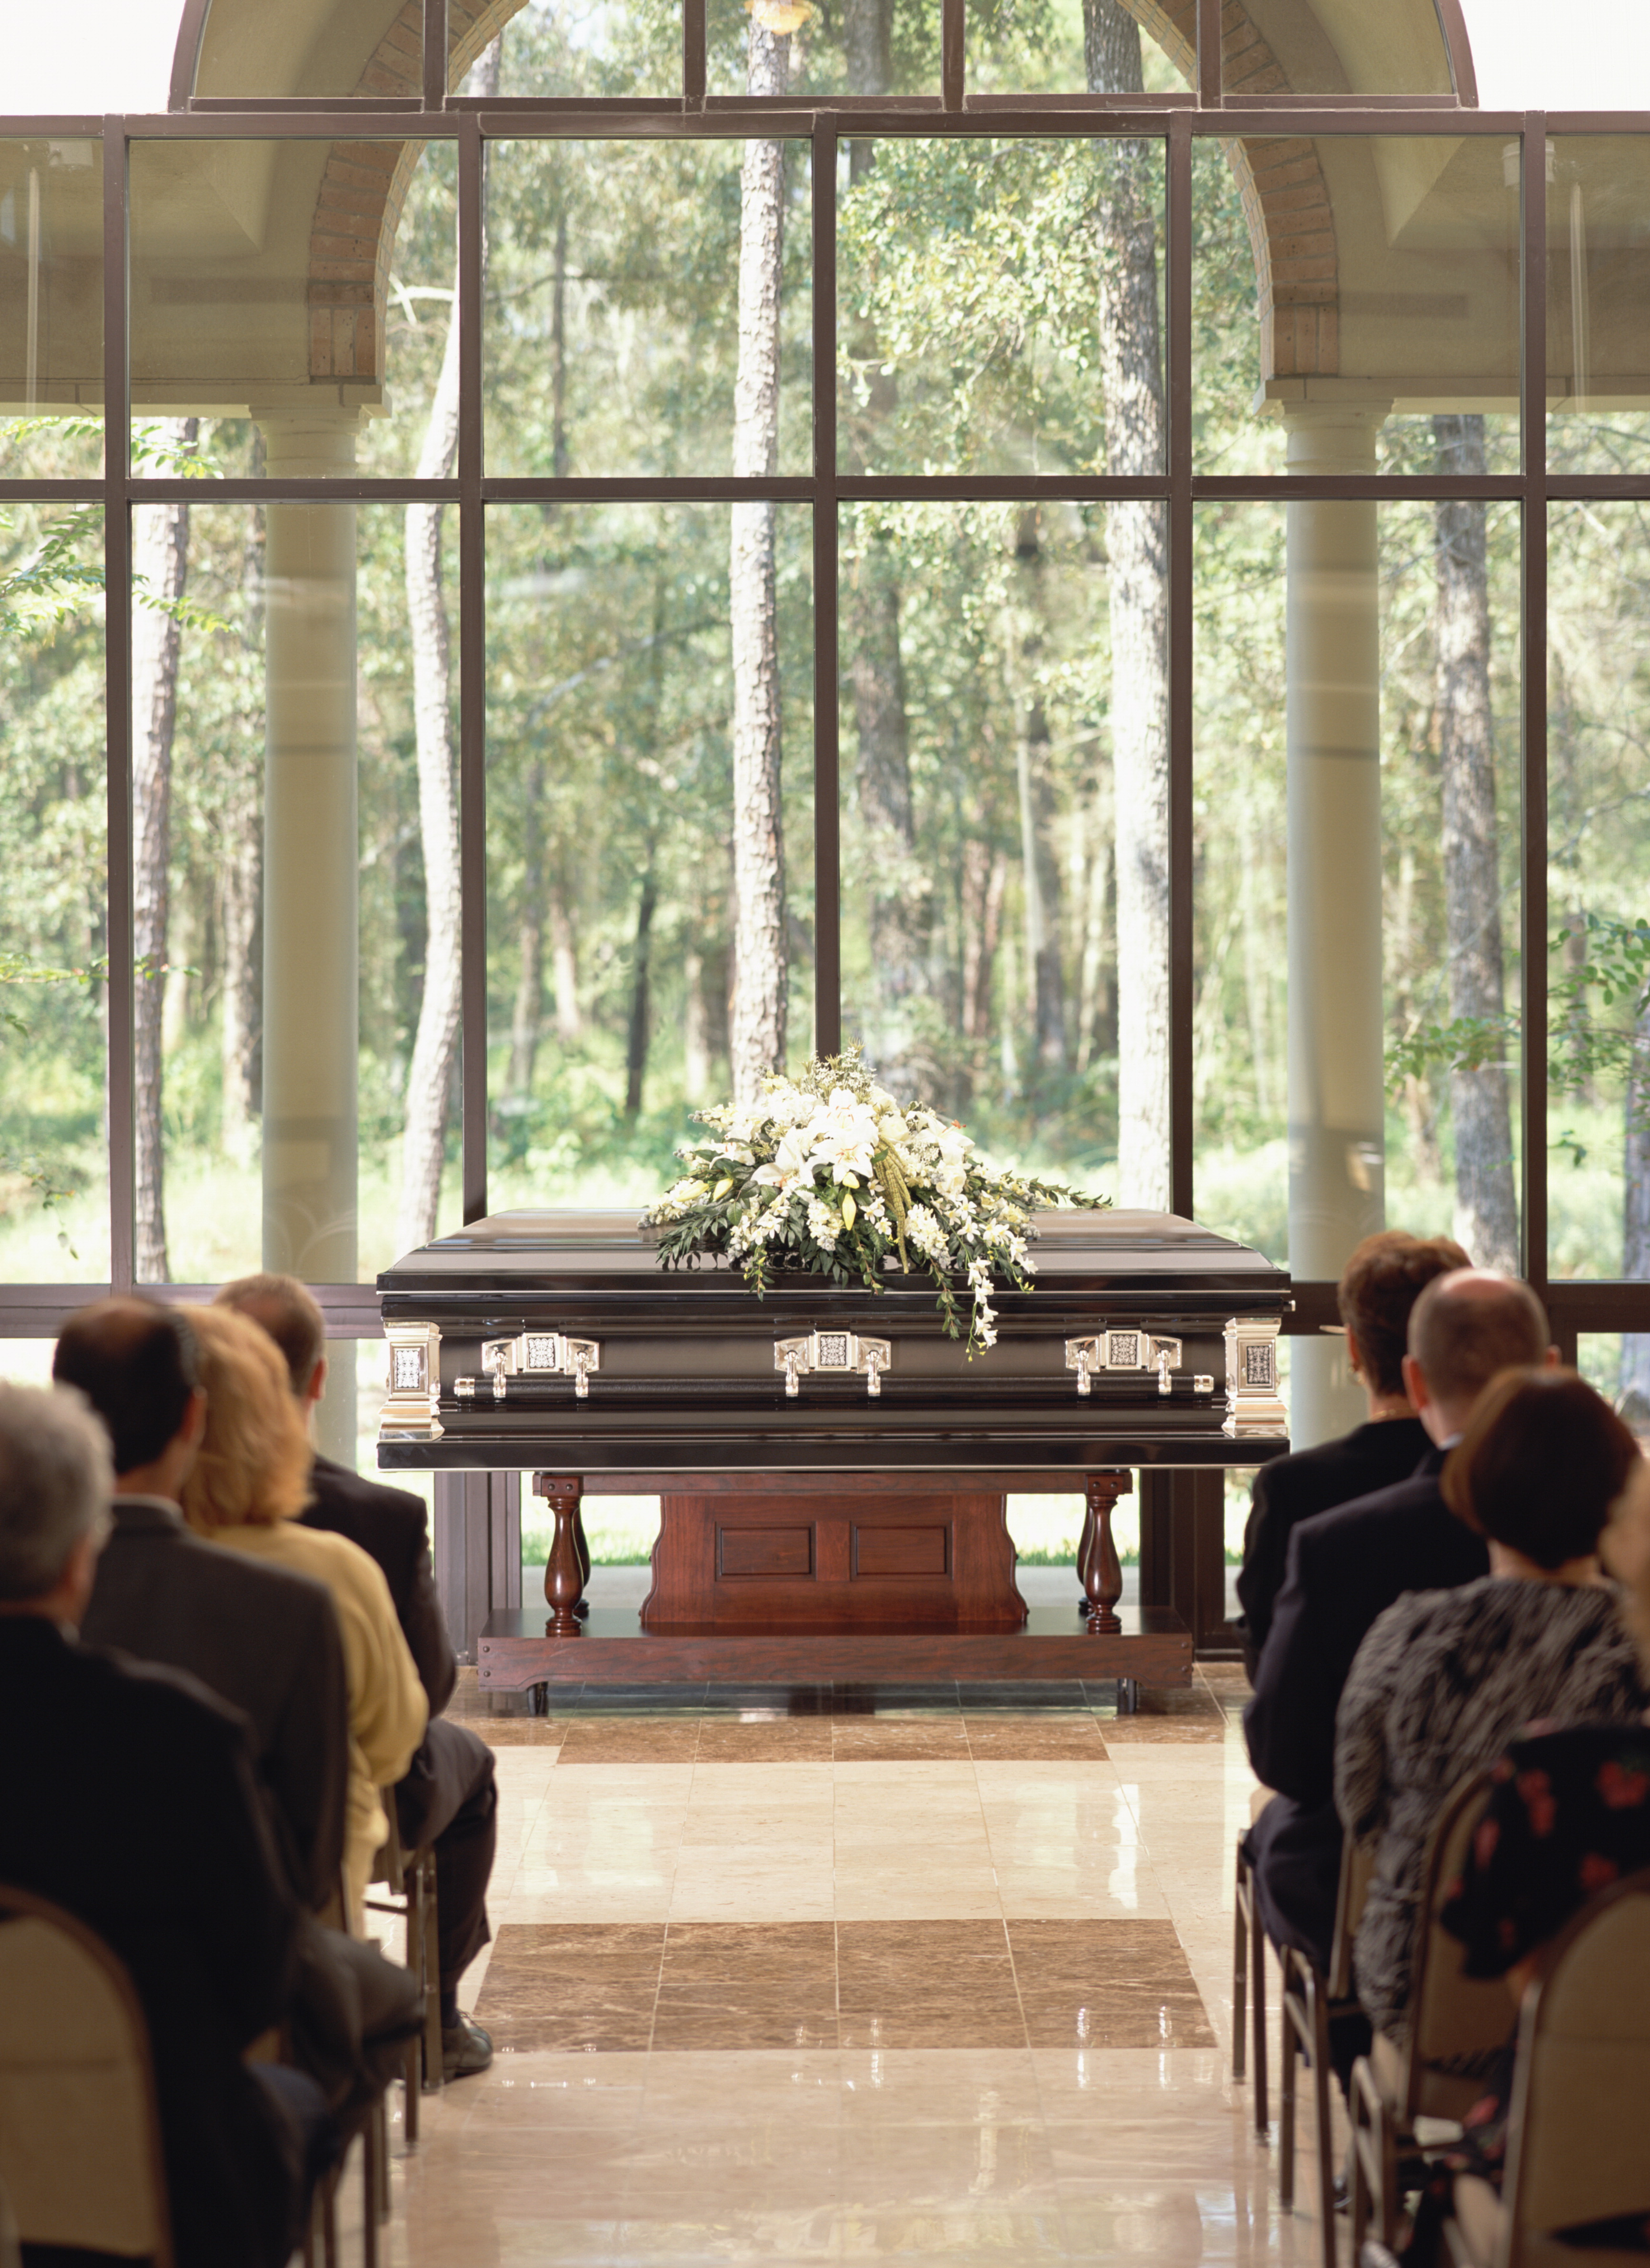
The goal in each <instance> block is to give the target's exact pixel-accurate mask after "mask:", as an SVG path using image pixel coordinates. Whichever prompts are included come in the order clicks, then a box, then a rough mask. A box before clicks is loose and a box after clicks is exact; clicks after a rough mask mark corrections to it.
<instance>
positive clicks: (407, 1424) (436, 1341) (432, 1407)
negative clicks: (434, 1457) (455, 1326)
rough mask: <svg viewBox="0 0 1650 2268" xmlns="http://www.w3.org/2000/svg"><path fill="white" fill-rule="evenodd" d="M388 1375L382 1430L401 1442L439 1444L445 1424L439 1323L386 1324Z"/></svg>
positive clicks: (381, 1414)
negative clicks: (436, 1442)
mask: <svg viewBox="0 0 1650 2268" xmlns="http://www.w3.org/2000/svg"><path fill="white" fill-rule="evenodd" d="M384 1337H385V1338H386V1339H387V1341H388V1343H389V1376H388V1379H387V1381H386V1387H385V1401H384V1407H383V1409H382V1410H380V1411H379V1432H380V1433H382V1434H384V1435H386V1436H392V1435H393V1436H394V1437H395V1438H397V1439H399V1440H416V1441H438V1440H440V1439H441V1435H442V1430H443V1429H442V1425H441V1420H440V1418H439V1417H438V1415H437V1412H438V1410H439V1409H440V1406H441V1329H440V1326H439V1325H438V1324H437V1323H409V1322H387V1323H386V1324H385V1326H384Z"/></svg>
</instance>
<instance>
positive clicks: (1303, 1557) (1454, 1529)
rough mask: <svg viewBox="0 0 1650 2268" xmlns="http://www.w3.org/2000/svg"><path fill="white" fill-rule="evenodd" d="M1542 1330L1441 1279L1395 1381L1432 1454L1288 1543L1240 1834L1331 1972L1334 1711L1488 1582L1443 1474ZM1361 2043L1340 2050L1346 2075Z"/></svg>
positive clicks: (1485, 1279)
mask: <svg viewBox="0 0 1650 2268" xmlns="http://www.w3.org/2000/svg"><path fill="white" fill-rule="evenodd" d="M1552 1359H1554V1357H1553V1351H1552V1350H1551V1347H1550V1346H1549V1345H1548V1340H1547V1318H1546V1316H1545V1314H1543V1309H1542V1306H1541V1302H1540V1300H1537V1299H1536V1295H1535V1293H1534V1292H1532V1291H1531V1290H1530V1288H1529V1286H1528V1285H1527V1284H1521V1283H1518V1282H1516V1281H1515V1280H1514V1279H1513V1278H1509V1277H1506V1276H1494V1275H1491V1274H1490V1273H1489V1272H1488V1271H1487V1270H1483V1269H1477V1268H1467V1269H1460V1270H1456V1271H1455V1273H1454V1274H1453V1275H1448V1276H1437V1277H1434V1278H1433V1281H1432V1282H1431V1283H1430V1284H1429V1285H1427V1286H1426V1288H1425V1291H1424V1292H1422V1293H1421V1296H1420V1298H1419V1299H1418V1300H1417V1301H1416V1303H1415V1306H1414V1308H1413V1310H1412V1311H1411V1316H1410V1351H1409V1352H1408V1353H1407V1354H1406V1355H1405V1357H1404V1359H1403V1383H1404V1387H1405V1389H1406V1391H1407V1392H1408V1395H1409V1397H1410V1400H1411V1403H1413V1404H1414V1406H1415V1408H1416V1409H1417V1410H1418V1412H1419V1413H1420V1419H1421V1423H1422V1425H1425V1428H1426V1431H1427V1434H1428V1436H1429V1438H1430V1440H1431V1441H1432V1443H1433V1447H1432V1449H1431V1451H1430V1452H1429V1454H1428V1455H1427V1456H1426V1458H1425V1461H1424V1462H1423V1463H1422V1465H1421V1467H1420V1469H1419V1470H1418V1472H1417V1473H1416V1474H1415V1475H1414V1476H1413V1477H1412V1478H1411V1479H1410V1480H1407V1481H1400V1482H1398V1483H1397V1484H1396V1486H1395V1487H1392V1488H1387V1489H1381V1490H1379V1491H1376V1493H1374V1495H1372V1496H1365V1497H1359V1498H1357V1499H1354V1501H1353V1502H1352V1503H1351V1504H1344V1505H1339V1506H1337V1507H1336V1508H1335V1509H1334V1510H1333V1511H1332V1512H1323V1513H1318V1514H1317V1515H1316V1516H1315V1518H1314V1519H1311V1520H1304V1521H1301V1522H1300V1525H1299V1526H1298V1527H1297V1528H1296V1529H1295V1531H1294V1533H1293V1535H1292V1536H1291V1537H1290V1539H1289V1552H1288V1560H1287V1568H1286V1572H1285V1580H1284V1587H1283V1589H1282V1590H1281V1591H1280V1592H1279V1594H1278V1604H1277V1609H1276V1611H1275V1613H1274V1615H1273V1617H1272V1626H1271V1634H1270V1635H1269V1637H1268V1638H1267V1640H1266V1647H1265V1651H1264V1653H1263V1654H1262V1656H1261V1660H1260V1666H1259V1668H1258V1670H1257V1672H1256V1679H1255V1697H1254V1698H1253V1699H1252V1700H1251V1701H1250V1703H1249V1706H1248V1708H1247V1709H1246V1710H1245V1711H1244V1712H1243V1729H1244V1733H1245V1734H1246V1735H1247V1737H1248V1741H1249V1762H1250V1763H1251V1764H1253V1765H1254V1767H1255V1771H1256V1774H1257V1776H1258V1777H1259V1778H1261V1779H1262V1780H1263V1782H1264V1783H1265V1785H1266V1786H1268V1787H1270V1788H1273V1789H1275V1790H1276V1791H1277V1795H1276V1798H1275V1800H1273V1801H1272V1802H1271V1803H1270V1804H1268V1805H1267V1807H1266V1809H1265V1810H1264V1811H1263V1813H1262V1815H1261V1816H1260V1818H1259V1819H1258V1820H1257V1821H1256V1824H1255V1825H1254V1827H1253V1828H1251V1830H1249V1859H1250V1862H1251V1864H1252V1865H1253V1867H1254V1868H1255V1881H1256V1895H1257V1897H1258V1899H1259V1904H1260V1909H1261V1913H1262V1917H1263V1919H1264V1921H1265V1925H1266V1928H1267V1931H1268V1933H1269V1934H1270V1935H1271V1937H1272V1938H1273V1939H1274V1940H1276V1941H1278V1943H1281V1944H1285V1945H1293V1946H1296V1947H1298V1948H1300V1951H1302V1952H1303V1953H1305V1954H1307V1955H1308V1956H1309V1957H1310V1959H1311V1960H1312V1961H1314V1962H1315V1963H1316V1964H1317V1966H1318V1967H1319V1968H1320V1969H1322V1970H1327V1969H1328V1968H1329V1966H1330V1946H1331V1943H1332V1940H1333V1937H1334V1932H1335V1894H1336V1887H1337V1883H1338V1881H1339V1879H1340V1867H1341V1842H1342V1833H1341V1823H1340V1819H1339V1816H1338V1815H1337V1812H1336V1808H1335V1712H1336V1709H1337V1706H1338V1705H1339V1702H1340V1697H1341V1688H1342V1687H1343V1686H1344V1684H1345V1683H1346V1676H1347V1672H1348V1671H1349V1670H1350V1669H1351V1668H1352V1657H1353V1656H1354V1654H1356V1653H1357V1652H1358V1649H1359V1646H1361V1645H1362V1643H1363V1641H1364V1638H1365V1637H1366V1634H1367V1632H1368V1630H1369V1627H1370V1625H1371V1624H1372V1623H1374V1620H1375V1618H1376V1616H1378V1615H1381V1614H1383V1613H1384V1612H1385V1611H1386V1609H1388V1608H1389V1606H1391V1605H1392V1604H1393V1603H1394V1602H1395V1601H1396V1600H1397V1599H1399V1598H1401V1597H1402V1596H1403V1594H1404V1593H1405V1592H1406V1591H1444V1590H1451V1589H1453V1588H1454V1587H1455V1586H1456V1585H1457V1584H1460V1583H1471V1582H1476V1581H1477V1579H1478V1578H1479V1577H1480V1576H1482V1575H1487V1574H1488V1573H1489V1572H1490V1558H1489V1552H1488V1550H1487V1549H1486V1548H1485V1545H1484V1540H1483V1538H1482V1537H1481V1536H1478V1535H1474V1534H1473V1533H1472V1532H1471V1530H1470V1529H1469V1528H1466V1527H1464V1526H1463V1525H1462V1522H1461V1521H1458V1520H1457V1519H1456V1518H1455V1514H1454V1513H1452V1512H1451V1511H1450V1510H1449V1507H1448V1506H1447V1505H1446V1504H1445V1502H1444V1499H1443V1495H1442V1493H1441V1491H1440V1488H1439V1484H1438V1476H1439V1474H1440V1472H1441V1470H1442V1469H1443V1463H1444V1457H1445V1454H1446V1452H1447V1450H1448V1449H1450V1448H1451V1447H1453V1446H1454V1444H1455V1441H1456V1440H1457V1439H1458V1438H1459V1436H1460V1434H1461V1432H1462V1428H1463V1427H1464V1426H1465V1425H1466V1423H1467V1421H1468V1419H1469V1418H1470V1416H1471V1414H1472V1410H1473V1405H1474V1404H1475V1403H1477V1399H1478V1397H1479V1395H1481V1394H1482V1393H1483V1392H1484V1388H1485V1387H1486V1386H1488V1384H1489V1383H1490V1381H1491V1380H1492V1378H1493V1377H1494V1376H1495V1374H1496V1373H1497V1372H1498V1371H1502V1370H1506V1369H1509V1368H1511V1367H1513V1366H1521V1367H1528V1366H1530V1365H1532V1364H1536V1363H1540V1362H1543V1361H1551V1360H1552ZM1366 2036H1367V2035H1366V2031H1365V2032H1364V2033H1363V2035H1362V2036H1361V2037H1360V2038H1359V2039H1357V2040H1354V2039H1353V2037H1352V2035H1351V2034H1350V2033H1349V2034H1347V2035H1346V2036H1344V2037H1343V2038H1342V2039H1341V2040H1339V2041H1337V2043H1335V2062H1336V2068H1337V2071H1339V2072H1341V2073H1342V2074H1343V2076H1344V2074H1345V2073H1346V2072H1348V2071H1349V2070H1350V2068H1351V2065H1352V2059H1353V2058H1354V2057H1355V2056H1357V2055H1359V2054H1361V2053H1362V2052H1363V2051H1364V2045H1365V2043H1366Z"/></svg>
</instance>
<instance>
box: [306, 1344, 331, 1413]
mask: <svg viewBox="0 0 1650 2268" xmlns="http://www.w3.org/2000/svg"><path fill="white" fill-rule="evenodd" d="M326 1391H327V1358H326V1356H325V1355H324V1354H318V1355H317V1356H316V1358H315V1367H314V1369H313V1370H312V1371H311V1373H309V1384H308V1385H307V1386H306V1388H304V1399H305V1401H306V1402H319V1401H320V1397H321V1395H323V1394H324V1393H325V1392H326Z"/></svg>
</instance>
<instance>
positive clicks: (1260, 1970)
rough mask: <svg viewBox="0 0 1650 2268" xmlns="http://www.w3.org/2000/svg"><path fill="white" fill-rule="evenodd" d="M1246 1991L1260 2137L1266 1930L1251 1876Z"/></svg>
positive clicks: (1263, 2130)
mask: <svg viewBox="0 0 1650 2268" xmlns="http://www.w3.org/2000/svg"><path fill="white" fill-rule="evenodd" d="M1249 1978H1250V1985H1249V1992H1250V1999H1251V2001H1252V2003H1253V2021H1254V2025H1255V2088H1254V2093H1255V2132H1256V2133H1257V2134H1258V2135H1259V2136H1260V2138H1261V2139H1262V2140H1263V2141H1264V2140H1265V2139H1266V2138H1267V2136H1268V2135H1269V2134H1270V2133H1271V2104H1270V2102H1268V2100H1267V2084H1266V2080H1267V2073H1266V1932H1265V1930H1264V1928H1263V1926H1262V1924H1261V1913H1260V1904H1259V1901H1258V1900H1257V1899H1256V1896H1255V1879H1254V1876H1253V1874H1251V1875H1250V1877H1249Z"/></svg>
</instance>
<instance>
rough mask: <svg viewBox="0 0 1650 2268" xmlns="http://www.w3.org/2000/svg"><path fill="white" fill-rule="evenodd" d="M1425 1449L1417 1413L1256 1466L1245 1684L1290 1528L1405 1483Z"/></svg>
mask: <svg viewBox="0 0 1650 2268" xmlns="http://www.w3.org/2000/svg"><path fill="white" fill-rule="evenodd" d="M1431 1447H1432V1443H1431V1442H1430V1441H1429V1440H1428V1439H1427V1435H1426V1428H1425V1426H1424V1425H1422V1423H1421V1421H1420V1419H1419V1418H1381V1419H1377V1420H1375V1421H1374V1423H1372V1424H1370V1425H1357V1426H1354V1427H1353V1429H1352V1432H1350V1433H1347V1434H1344V1435H1343V1436H1342V1438H1341V1439H1340V1440H1338V1441H1322V1442H1320V1443H1319V1445H1318V1447H1316V1448H1315V1449H1300V1450H1298V1451H1297V1452H1296V1454H1294V1455H1293V1457H1278V1458H1277V1459H1276V1460H1275V1461H1274V1462H1272V1463H1271V1464H1270V1465H1263V1466H1262V1467H1261V1469H1260V1470H1259V1472H1258V1473H1256V1476H1255V1487H1254V1492H1253V1495H1252V1498H1251V1509H1250V1512H1249V1525H1248V1526H1247V1527H1246V1528H1245V1529H1244V1530H1243V1572H1241V1574H1240V1575H1239V1577H1238V1579H1237V1594H1238V1598H1239V1601H1240V1602H1241V1605H1242V1608H1243V1616H1242V1620H1241V1624H1240V1625H1239V1627H1240V1628H1241V1630H1242V1631H1243V1666H1244V1668H1246V1669H1247V1670H1248V1671H1249V1679H1250V1682H1251V1683H1253V1682H1254V1677H1255V1673H1256V1668H1258V1666H1259V1663H1260V1657H1261V1650H1262V1648H1263V1646H1264V1645H1265V1643H1266V1638H1267V1633H1268V1632H1269V1631H1271V1626H1272V1613H1273V1609H1274V1607H1275V1604H1276V1602H1277V1598H1278V1592H1279V1591H1281V1590H1282V1588H1283V1587H1284V1576H1285V1569H1286V1566H1287V1563H1288V1557H1289V1538H1290V1536H1291V1535H1293V1532H1294V1530H1295V1529H1296V1528H1297V1527H1299V1525H1300V1522H1301V1521H1303V1520H1311V1519H1313V1518H1314V1517H1315V1515H1316V1514H1317V1513H1320V1512H1330V1511H1332V1510H1333V1508H1334V1507H1335V1506H1337V1505H1338V1504H1350V1503H1351V1502H1352V1499H1354V1498H1355V1497H1361V1496H1370V1495H1373V1494H1374V1491H1376V1490H1377V1489H1385V1488H1391V1487H1393V1486H1395V1485H1396V1483H1397V1482H1399V1481H1405V1480H1408V1479H1409V1478H1410V1477H1411V1475H1412V1474H1413V1473H1414V1471H1415V1469H1416V1467H1417V1466H1418V1464H1419V1463H1420V1462H1421V1460H1422V1459H1423V1458H1424V1457H1425V1455H1426V1454H1427V1452H1428V1450H1429V1449H1430V1448H1431Z"/></svg>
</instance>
